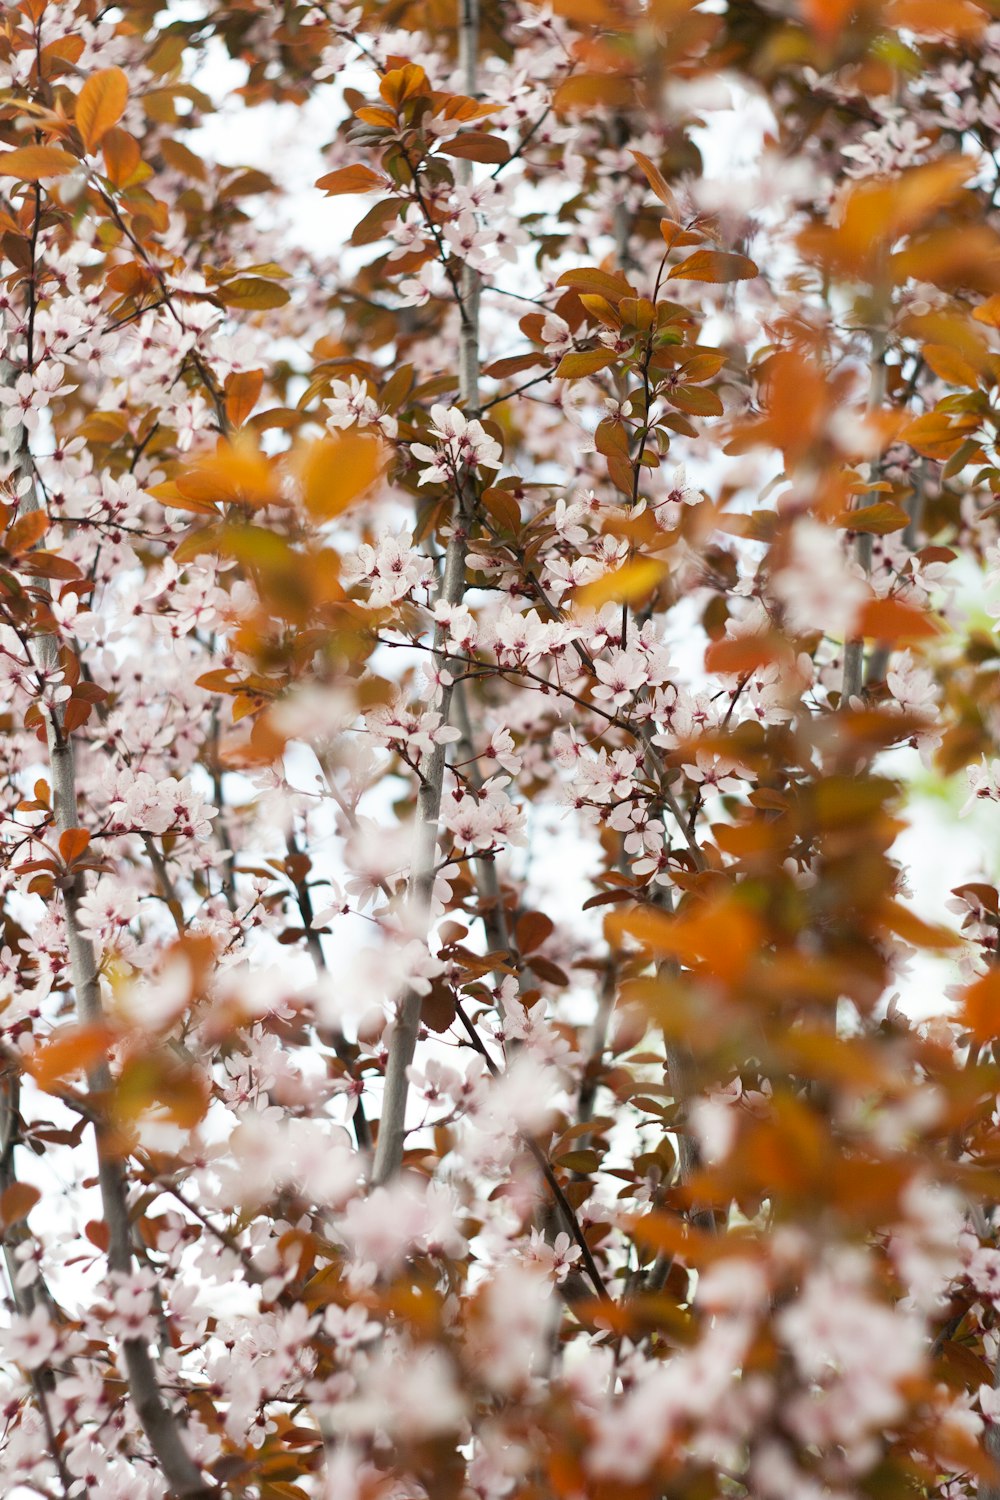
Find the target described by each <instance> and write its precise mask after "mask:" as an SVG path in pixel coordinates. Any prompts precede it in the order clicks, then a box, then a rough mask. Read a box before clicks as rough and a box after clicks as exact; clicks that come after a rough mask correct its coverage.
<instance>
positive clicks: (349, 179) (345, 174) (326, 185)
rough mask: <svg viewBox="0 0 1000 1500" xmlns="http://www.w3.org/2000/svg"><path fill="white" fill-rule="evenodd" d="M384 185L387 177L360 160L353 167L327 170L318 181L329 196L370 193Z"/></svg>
mask: <svg viewBox="0 0 1000 1500" xmlns="http://www.w3.org/2000/svg"><path fill="white" fill-rule="evenodd" d="M384 185H385V178H384V177H383V176H382V175H381V173H380V172H376V171H374V170H373V169H372V168H371V167H365V166H362V165H361V163H360V162H359V163H356V164H355V165H354V166H352V167H338V169H337V171H336V172H327V174H326V176H325V177H320V178H319V180H318V181H317V183H316V186H317V187H318V188H322V189H323V191H324V193H326V196H327V197H328V198H336V197H337V195H338V194H339V193H370V192H371V190H372V188H377V187H383V186H384Z"/></svg>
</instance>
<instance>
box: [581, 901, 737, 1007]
mask: <svg viewBox="0 0 1000 1500" xmlns="http://www.w3.org/2000/svg"><path fill="white" fill-rule="evenodd" d="M607 926H608V927H609V928H610V929H611V930H612V932H613V933H614V935H615V937H616V938H618V939H619V940H620V934H622V933H627V934H628V935H629V936H630V937H633V938H635V939H637V941H638V942H640V943H642V944H643V946H644V947H647V948H650V949H651V950H652V951H653V953H655V954H662V955H664V956H667V955H669V956H671V957H673V958H676V959H679V960H680V962H681V963H682V964H684V965H685V966H686V967H688V968H700V969H707V970H708V972H709V973H710V974H715V975H716V976H717V977H718V978H719V979H721V980H722V981H723V983H724V984H727V985H732V984H735V983H736V982H737V981H738V980H739V979H741V978H742V977H743V975H744V973H745V972H746V969H747V965H748V964H749V962H750V960H751V958H752V957H753V955H754V954H755V953H756V952H757V951H758V950H759V948H760V943H761V931H760V923H759V921H758V920H757V918H756V917H755V916H754V915H753V913H752V912H750V911H748V910H747V908H746V907H745V906H744V905H743V904H742V903H741V902H738V901H734V900H733V899H732V898H731V897H728V896H723V897H720V898H718V899H716V900H713V901H706V902H703V903H701V904H700V905H699V906H697V907H694V908H688V909H687V910H685V911H682V912H680V913H678V914H677V915H676V916H674V915H673V914H668V913H667V912H663V911H658V910H657V909H656V908H655V907H652V906H638V907H635V908H634V909H633V910H632V911H630V912H614V913H612V915H611V916H609V917H608V918H607Z"/></svg>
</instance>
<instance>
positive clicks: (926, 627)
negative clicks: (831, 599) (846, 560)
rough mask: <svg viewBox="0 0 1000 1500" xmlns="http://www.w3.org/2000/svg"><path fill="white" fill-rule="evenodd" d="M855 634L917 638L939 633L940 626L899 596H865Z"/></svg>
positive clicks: (876, 638) (879, 637)
mask: <svg viewBox="0 0 1000 1500" xmlns="http://www.w3.org/2000/svg"><path fill="white" fill-rule="evenodd" d="M857 631H858V634H859V635H863V636H871V637H873V638H874V639H875V640H878V641H921V640H927V639H928V638H929V637H933V636H936V635H940V634H941V626H940V625H939V624H938V622H937V621H936V620H935V619H933V618H932V616H931V615H928V614H925V613H924V611H923V610H922V609H914V607H913V605H912V604H904V603H903V601H902V600H901V599H869V601H868V603H867V604H865V605H863V606H862V609H861V612H860V615H859V617H858V626H857Z"/></svg>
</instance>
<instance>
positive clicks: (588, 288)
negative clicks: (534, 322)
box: [556, 266, 639, 305]
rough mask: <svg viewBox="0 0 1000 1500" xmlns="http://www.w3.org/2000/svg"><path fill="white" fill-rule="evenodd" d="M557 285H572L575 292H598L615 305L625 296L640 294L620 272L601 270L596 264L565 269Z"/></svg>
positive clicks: (599, 295)
mask: <svg viewBox="0 0 1000 1500" xmlns="http://www.w3.org/2000/svg"><path fill="white" fill-rule="evenodd" d="M556 286H568V287H572V289H573V291H574V292H591V293H596V295H597V296H598V297H605V298H606V299H607V301H608V302H611V303H613V304H615V305H617V304H618V303H619V302H620V301H621V299H622V298H623V297H637V296H638V295H639V294H638V292H637V291H636V289H635V287H634V286H633V285H632V283H631V282H630V281H627V280H626V279H625V277H624V276H622V275H621V274H620V273H619V272H617V271H599V270H598V269H597V267H596V266H579V267H577V269H576V270H573V271H564V272H563V273H562V275H561V276H560V278H559V280H558V281H557V282H556Z"/></svg>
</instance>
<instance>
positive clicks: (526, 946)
mask: <svg viewBox="0 0 1000 1500" xmlns="http://www.w3.org/2000/svg"><path fill="white" fill-rule="evenodd" d="M555 930H556V929H555V923H554V922H553V921H552V920H551V918H549V917H547V916H546V915H545V913H544V912H540V911H526V912H525V914H524V916H523V917H521V919H520V920H519V922H518V924H517V926H516V927H515V929H514V941H515V942H516V943H517V946H518V949H519V950H520V952H521V953H533V952H534V950H535V949H536V948H540V947H541V945H542V944H543V943H544V942H545V940H546V938H549V937H551V936H552V934H553V932H555Z"/></svg>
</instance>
